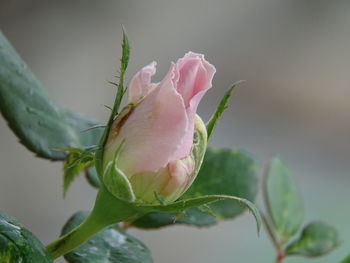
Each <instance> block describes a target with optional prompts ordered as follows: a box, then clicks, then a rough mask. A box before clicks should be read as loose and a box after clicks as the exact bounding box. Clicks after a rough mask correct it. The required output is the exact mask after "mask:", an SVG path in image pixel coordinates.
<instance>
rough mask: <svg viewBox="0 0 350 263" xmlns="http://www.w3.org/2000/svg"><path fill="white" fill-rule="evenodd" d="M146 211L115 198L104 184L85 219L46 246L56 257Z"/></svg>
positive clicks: (53, 256)
mask: <svg viewBox="0 0 350 263" xmlns="http://www.w3.org/2000/svg"><path fill="white" fill-rule="evenodd" d="M145 213H146V211H142V210H140V209H137V208H136V207H135V206H133V205H132V204H130V203H127V202H125V201H122V200H119V199H117V198H115V197H114V196H113V195H112V194H111V193H109V192H108V190H106V189H105V187H103V186H102V187H101V188H100V190H99V192H98V194H97V197H96V202H95V206H94V208H93V210H92V212H91V213H90V215H89V216H88V217H87V218H86V219H85V221H84V222H83V223H81V224H80V225H79V226H78V227H76V228H75V229H73V230H72V231H71V232H69V233H67V234H66V235H64V236H61V237H60V238H59V239H57V240H55V241H53V242H52V243H50V244H49V245H47V247H46V248H47V250H48V252H49V253H50V255H51V257H52V258H53V259H56V258H58V257H60V256H62V255H64V254H66V253H68V252H69V251H71V250H73V249H74V248H76V247H78V246H79V245H81V244H82V243H84V242H85V241H87V240H89V239H90V238H91V237H92V236H93V235H94V234H96V233H97V232H99V231H100V230H102V229H103V228H105V227H107V226H109V225H111V224H115V223H118V222H122V221H131V220H134V219H136V218H138V217H140V216H142V215H143V214H145Z"/></svg>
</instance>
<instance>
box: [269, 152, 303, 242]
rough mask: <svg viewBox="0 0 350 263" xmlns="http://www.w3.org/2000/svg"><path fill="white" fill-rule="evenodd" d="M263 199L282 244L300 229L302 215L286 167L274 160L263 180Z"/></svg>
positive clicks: (296, 193) (293, 185)
mask: <svg viewBox="0 0 350 263" xmlns="http://www.w3.org/2000/svg"><path fill="white" fill-rule="evenodd" d="M264 197H265V203H266V206H267V208H268V212H269V216H270V218H271V221H272V223H273V225H274V228H275V230H276V232H277V234H278V236H279V239H280V242H281V243H282V244H284V243H285V242H287V240H288V239H289V238H290V237H292V236H293V235H294V234H296V232H297V231H298V230H299V229H300V227H301V225H302V223H303V218H304V213H303V204H302V200H301V199H300V196H299V192H298V189H297V186H296V185H295V183H294V181H293V180H292V178H291V176H290V174H289V170H288V169H287V167H286V165H285V164H284V163H283V162H282V161H281V160H280V159H278V158H274V159H273V160H272V161H271V163H270V166H269V169H268V170H267V171H266V175H265V178H264Z"/></svg>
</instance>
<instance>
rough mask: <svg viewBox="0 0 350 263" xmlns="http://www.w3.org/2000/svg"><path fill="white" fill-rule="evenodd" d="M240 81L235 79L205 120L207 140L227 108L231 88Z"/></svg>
mask: <svg viewBox="0 0 350 263" xmlns="http://www.w3.org/2000/svg"><path fill="white" fill-rule="evenodd" d="M240 83H242V81H237V82H235V83H234V84H232V86H231V87H230V88H229V89H228V90H227V91H226V92H225V94H224V96H223V97H222V99H221V100H220V103H219V105H218V106H217V108H216V110H215V112H214V114H213V115H212V116H211V117H210V119H209V121H208V122H207V125H206V126H207V132H208V141H209V139H210V137H211V135H212V134H213V131H214V130H215V127H216V125H217V123H218V121H219V119H220V117H221V115H222V114H223V113H224V111H225V110H226V109H227V107H228V106H227V105H228V101H229V99H230V97H231V94H232V91H233V89H234V88H235V87H236V86H237V85H238V84H240Z"/></svg>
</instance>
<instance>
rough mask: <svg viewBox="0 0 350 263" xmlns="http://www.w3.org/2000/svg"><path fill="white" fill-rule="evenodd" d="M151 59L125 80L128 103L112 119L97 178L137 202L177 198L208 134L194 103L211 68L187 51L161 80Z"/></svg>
mask: <svg viewBox="0 0 350 263" xmlns="http://www.w3.org/2000/svg"><path fill="white" fill-rule="evenodd" d="M155 67H156V63H155V62H153V63H151V64H149V65H148V66H145V67H144V68H142V69H141V70H140V71H139V72H138V73H137V74H136V75H135V76H134V77H133V78H132V80H131V82H130V85H129V98H128V103H129V104H128V106H126V107H125V108H124V109H123V110H122V112H121V113H120V114H119V115H118V117H117V118H116V119H115V120H114V122H113V124H112V126H111V128H110V131H109V135H108V138H107V141H106V144H105V148H104V153H103V167H104V173H103V175H102V181H103V183H104V185H105V186H106V188H107V189H108V190H109V191H110V192H111V193H112V194H113V195H114V196H116V197H117V198H120V199H123V200H126V201H129V202H136V203H140V204H159V202H163V201H164V202H165V203H169V202H173V201H175V200H176V199H178V198H179V197H180V196H181V195H182V194H183V193H184V192H185V191H186V190H187V189H188V188H189V187H190V186H191V184H192V182H193V181H194V179H195V177H196V175H197V173H198V171H199V168H200V166H201V163H202V161H203V157H204V153H205V149H206V144H207V134H206V128H205V125H204V123H203V121H202V120H201V118H200V117H199V116H198V115H196V111H197V107H198V104H199V102H200V100H201V99H202V97H203V95H204V94H205V93H206V91H207V90H208V89H209V88H211V85H212V84H211V82H212V78H213V75H214V73H215V68H214V66H213V65H211V64H209V63H208V62H207V61H206V60H205V59H204V56H203V55H201V54H196V53H192V52H189V53H187V54H186V55H185V56H184V57H183V58H181V59H179V60H178V61H177V63H176V64H174V63H172V65H171V67H170V70H169V72H168V73H167V75H166V76H165V78H164V79H163V80H162V81H161V82H160V83H151V77H152V76H153V75H154V74H155V72H156V68H155Z"/></svg>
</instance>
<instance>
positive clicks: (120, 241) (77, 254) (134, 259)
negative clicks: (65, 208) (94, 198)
mask: <svg viewBox="0 0 350 263" xmlns="http://www.w3.org/2000/svg"><path fill="white" fill-rule="evenodd" d="M87 216H88V213H87V212H77V213H75V214H74V215H73V216H72V217H71V218H70V219H69V221H68V222H67V223H66V224H65V226H64V227H63V230H62V235H63V234H66V233H68V232H70V231H71V230H72V229H73V228H75V227H77V226H78V225H79V224H81V223H82V222H83V221H84V219H86V218H87ZM64 257H65V259H66V260H67V261H68V262H69V263H117V262H120V263H152V262H153V260H152V256H151V253H150V251H149V250H148V248H147V247H146V246H145V245H144V244H143V243H142V242H141V241H139V240H138V239H136V238H135V237H133V236H131V235H130V234H127V233H125V232H123V231H121V230H120V228H119V227H118V225H117V224H115V225H111V226H109V227H107V228H105V229H103V230H101V231H100V232H98V233H97V234H96V235H95V236H93V237H92V238H91V239H90V240H89V241H87V242H85V243H84V244H82V245H81V246H79V247H78V248H76V249H75V250H73V251H71V252H69V253H67V254H66V255H65V256H64Z"/></svg>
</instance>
